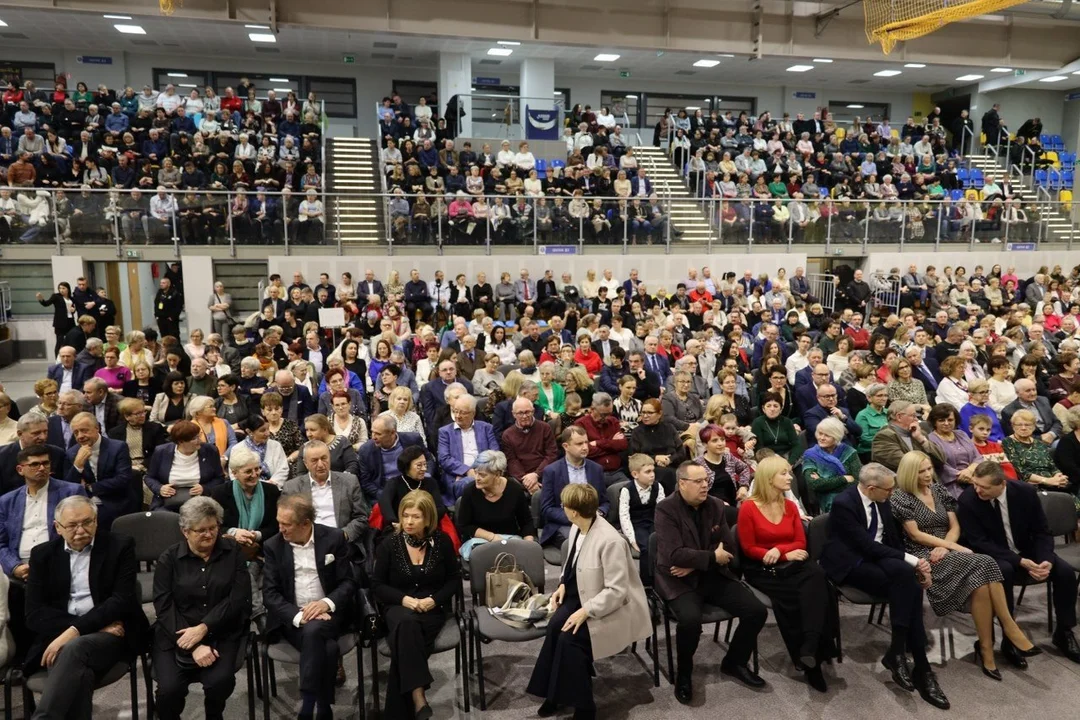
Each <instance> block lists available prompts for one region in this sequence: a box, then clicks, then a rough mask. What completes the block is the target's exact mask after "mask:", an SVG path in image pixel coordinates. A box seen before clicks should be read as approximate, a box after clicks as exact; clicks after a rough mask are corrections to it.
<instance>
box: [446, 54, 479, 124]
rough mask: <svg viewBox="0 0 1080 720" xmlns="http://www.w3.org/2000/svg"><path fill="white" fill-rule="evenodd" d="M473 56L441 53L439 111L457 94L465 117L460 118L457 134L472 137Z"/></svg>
mask: <svg viewBox="0 0 1080 720" xmlns="http://www.w3.org/2000/svg"><path fill="white" fill-rule="evenodd" d="M471 93H472V58H470V57H469V56H468V55H466V54H464V53H447V52H444V53H439V113H440V114H443V113H445V112H446V104H447V103H448V102H450V98H452V97H454V96H455V95H457V96H458V97H459V100H460V103H459V107H460V108H461V109H463V110H464V111H465V117H463V118H460V119H459V120H458V125H457V135H458V136H460V137H472V120H473V113H472V97H471Z"/></svg>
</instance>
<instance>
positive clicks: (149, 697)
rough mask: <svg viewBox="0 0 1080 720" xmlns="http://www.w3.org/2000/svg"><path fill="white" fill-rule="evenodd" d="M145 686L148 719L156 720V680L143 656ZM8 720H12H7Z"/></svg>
mask: <svg viewBox="0 0 1080 720" xmlns="http://www.w3.org/2000/svg"><path fill="white" fill-rule="evenodd" d="M141 657H142V669H143V684H144V685H145V686H146V717H148V718H150V720H154V679H153V677H152V673H151V671H150V656H149V655H147V654H145V653H144V654H143V655H142V656H141ZM6 720H11V719H10V718H6Z"/></svg>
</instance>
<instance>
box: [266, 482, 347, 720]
mask: <svg viewBox="0 0 1080 720" xmlns="http://www.w3.org/2000/svg"><path fill="white" fill-rule="evenodd" d="M277 521H278V528H279V529H280V531H281V532H280V533H279V534H278V535H275V536H274V537H272V538H270V539H269V540H267V541H266V542H265V543H264V544H263V553H264V558H265V562H264V565H263V573H264V574H263V603H264V605H265V606H266V631H267V633H269V634H270V637H271V638H277V637H281V638H284V639H285V641H286V642H288V643H289V644H290V645H292V646H293V647H294V648H296V649H297V650H299V651H300V698H301V705H300V715H299V717H301V718H311V717H313V713H314V712H315V710H316V707H317V708H318V713H319V717H320V718H321V717H330V706H331V705H332V704H333V702H334V686H335V677H336V673H335V668H336V667H337V666H338V660H339V658H340V650H339V646H338V638H339V637H340V636H341V635H342V634H343V633H344V632H345V630H346V625H347V624H348V617H349V612H350V607H351V605H352V598H353V594H354V593H355V592H356V582H355V580H354V578H353V572H352V566H351V564H350V563H349V562H348V556H349V546H348V543H347V541H346V539H345V535H344V533H342V532H341V531H340V530H338V529H336V528H331V527H327V526H325V525H317V524H316V523H315V507H314V506H313V505H312V504H311V500H310V499H309V498H307V497H305V496H303V495H288V496H285V497H283V498H282V499H281V500H280V501H279V503H278V508H277Z"/></svg>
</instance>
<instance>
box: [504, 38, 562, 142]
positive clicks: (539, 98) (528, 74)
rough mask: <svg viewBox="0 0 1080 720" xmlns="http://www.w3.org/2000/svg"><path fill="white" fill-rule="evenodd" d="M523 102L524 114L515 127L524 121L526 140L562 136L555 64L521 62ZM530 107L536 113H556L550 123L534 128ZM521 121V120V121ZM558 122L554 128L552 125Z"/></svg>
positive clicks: (521, 110) (539, 60)
mask: <svg viewBox="0 0 1080 720" xmlns="http://www.w3.org/2000/svg"><path fill="white" fill-rule="evenodd" d="M519 85H520V86H521V90H520V92H521V101H520V103H519V106H518V112H519V113H520V114H519V116H518V118H515V119H514V120H515V124H516V123H517V122H519V121H520V123H521V127H522V128H523V129H524V135H525V139H530V138H533V139H537V140H540V139H543V140H558V139H559V136H560V135H562V123H561V122H559V121H560V120H561V119H562V118H561V115H560V113H559V112H557V107H556V105H555V99H556V95H555V61H554V60H553V59H546V58H525V59H524V60H522V61H521V81H520V83H519ZM526 107H528V108H530V109H531V110H533V111H534V112H535V111H536V110H550V111H556V112H555V113H554V116H553V117H552V118H550V119H548V118H542V119H539V120H537V121H536V122H534V123H532V124H530V123H529V120H528V113H527V112H526ZM519 119H520V120H519ZM551 122H554V125H553V126H552V127H551V128H548V125H549V123H551Z"/></svg>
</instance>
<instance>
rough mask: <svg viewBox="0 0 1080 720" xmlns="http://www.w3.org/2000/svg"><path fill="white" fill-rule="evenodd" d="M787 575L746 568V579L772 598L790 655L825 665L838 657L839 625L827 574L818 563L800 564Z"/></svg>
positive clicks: (778, 625) (774, 613)
mask: <svg viewBox="0 0 1080 720" xmlns="http://www.w3.org/2000/svg"><path fill="white" fill-rule="evenodd" d="M789 567H790V568H791V570H789V571H786V574H773V573H770V572H768V571H767V570H766V568H765V567H764V566H761V567H759V566H750V567H747V568H746V580H747V582H749V583H750V584H751V585H753V586H754V587H755V588H757V589H758V590H760V591H761V592H763V593H765V594H766V595H768V596H769V600H770V601H771V602H772V606H773V615H774V616H776V625H777V627H778V628H779V629H780V636H781V637H782V638H783V639H784V645H785V646H786V647H787V650H788V655H789V656H790V657H791V659H792V661H794V662H796V663H798V662H799V658H800V657H815V658H817V660H818V662H819V663H820V662H824V661H825V660H828V659H830V658H832V657H835V655H836V644H835V642H834V638H835V636H836V622H837V620H838V619H837V618H836V617H835V611H834V608H835V607H836V604H835V603H834V602H833V601H832V588H831V587H830V585H829V580H828V578H826V577H825V571H824V570H822V569H821V566H820V565H818V564H817V563H815V562H797V563H795V564H794V565H792V566H789Z"/></svg>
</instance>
